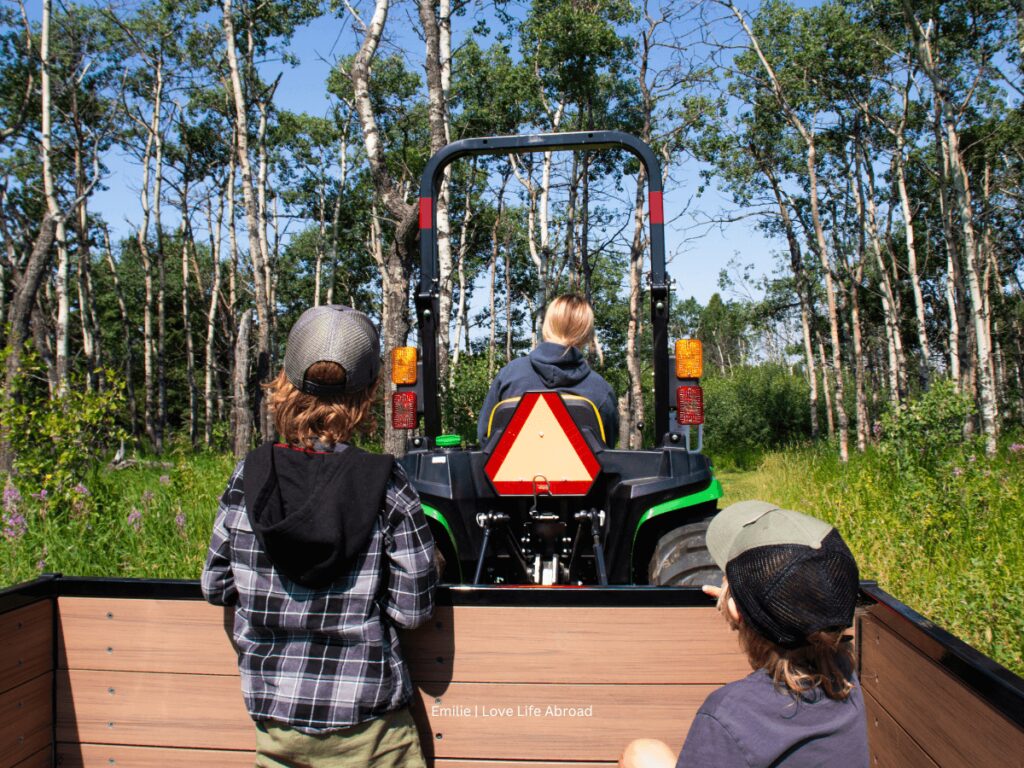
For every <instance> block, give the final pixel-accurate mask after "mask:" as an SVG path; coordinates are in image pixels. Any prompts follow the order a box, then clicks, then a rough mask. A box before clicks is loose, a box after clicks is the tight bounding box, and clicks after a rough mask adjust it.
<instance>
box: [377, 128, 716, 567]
mask: <svg viewBox="0 0 1024 768" xmlns="http://www.w3.org/2000/svg"><path fill="white" fill-rule="evenodd" d="M607 148H624V149H627V150H629V151H630V152H632V153H633V154H634V155H636V156H637V158H639V160H640V162H642V163H643V164H644V167H645V168H646V172H647V183H648V203H649V205H648V207H649V211H650V227H651V232H650V243H651V286H650V302H651V307H650V311H651V326H652V329H653V350H652V353H653V355H654V383H655V390H654V411H655V419H656V421H655V424H657V425H658V430H659V431H661V436H660V438H659V441H658V443H657V444H656V445H654V446H652V447H650V448H645V449H641V450H616V449H615V447H614V446H610V445H606V444H605V442H604V425H603V424H602V423H601V418H600V415H599V414H598V412H597V409H596V408H595V407H594V404H593V403H591V402H590V401H589V400H587V399H586V398H583V397H579V396H577V395H571V394H569V393H562V392H558V391H554V390H549V391H544V392H528V393H526V394H524V395H523V396H521V397H518V398H514V399H512V400H506V401H504V402H501V403H499V404H498V405H497V406H495V408H494V410H493V412H492V413H491V414H489V423H490V428H489V430H488V435H487V438H486V440H485V441H484V442H483V444H482V445H479V446H476V445H464V443H463V440H462V439H461V438H460V437H459V436H457V435H443V434H440V432H441V411H440V407H439V403H438V375H437V316H438V293H439V286H438V279H437V274H438V257H437V240H436V237H435V230H434V218H435V207H434V201H435V200H436V198H437V191H438V188H439V184H440V181H441V178H442V174H443V172H444V169H445V168H446V167H447V166H448V165H449V164H450V163H452V162H453V161H455V160H456V159H459V158H462V157H466V156H472V155H481V154H503V155H507V154H509V153H520V154H521V153H532V152H550V151H558V150H570V151H571V150H580V149H607ZM420 255H421V272H420V285H419V291H418V293H417V295H416V313H417V318H418V320H419V330H420V348H419V350H416V349H415V348H409V347H406V348H402V349H398V350H394V351H393V352H392V363H393V365H392V368H393V371H392V381H393V383H394V384H395V390H394V392H393V394H392V396H391V397H392V426H394V427H396V428H416V427H419V425H420V423H421V422H420V419H421V418H422V424H423V427H424V428H423V430H422V434H416V435H414V436H413V437H410V438H409V440H408V450H407V453H406V454H405V455H404V456H403V457H402V458H401V459H400V461H401V463H402V464H403V466H404V467H405V470H406V471H407V473H408V475H409V477H410V479H411V481H412V483H413V485H414V486H415V487H416V489H417V491H419V494H420V497H421V499H422V502H423V509H424V511H425V513H426V515H427V518H428V521H429V523H430V526H431V529H432V531H433V534H434V539H435V541H436V542H437V546H438V548H439V550H440V552H441V553H442V554H443V555H444V558H445V561H446V565H445V571H444V579H445V580H446V581H449V582H452V583H462V584H475V585H481V584H483V585H495V584H536V585H580V584H654V585H673V586H695V585H699V584H703V583H709V582H715V583H718V582H719V581H720V579H721V573H720V572H719V571H718V569H717V568H716V567H715V565H714V563H713V562H712V560H711V558H710V557H709V555H708V552H707V549H706V546H705V532H706V530H707V525H708V522H709V521H710V519H711V518H712V516H713V515H714V514H715V512H716V511H717V502H718V499H719V498H720V497H721V496H722V487H721V484H720V483H719V481H718V480H717V479H716V478H715V476H714V473H713V470H712V466H711V462H710V461H709V460H708V458H707V457H706V456H705V455H704V454H703V453H701V448H702V444H703V422H704V408H703V394H702V390H701V387H700V376H701V350H700V343H699V342H697V341H693V340H686V339H683V340H679V341H677V342H676V343H675V345H674V348H675V353H676V354H675V356H674V357H673V356H670V354H669V344H668V338H667V333H668V318H669V304H670V302H669V282H668V279H667V277H666V274H665V239H664V216H663V209H662V190H661V168H660V165H659V163H658V160H657V157H656V156H655V155H654V153H653V152H652V151H651V149H650V147H648V146H647V145H646V144H645V143H644V142H642V141H640V140H639V139H637V138H635V137H633V136H630V135H628V134H625V133H620V132H617V131H592V132H583V133H562V134H542V135H531V136H501V137H492V138H486V139H465V140H462V141H457V142H454V143H452V144H449V145H448V146H446V147H445V148H444V149H442V150H441V151H440V152H438V153H437V154H436V155H434V156H433V157H432V158H431V159H430V161H429V163H428V164H427V167H426V169H425V170H424V172H423V177H422V181H421V185H420Z"/></svg>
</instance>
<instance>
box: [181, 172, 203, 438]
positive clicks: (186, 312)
mask: <svg viewBox="0 0 1024 768" xmlns="http://www.w3.org/2000/svg"><path fill="white" fill-rule="evenodd" d="M188 217H189V210H188V179H187V178H185V179H184V180H183V182H182V191H181V324H182V332H183V334H184V336H185V381H186V385H187V386H188V438H189V443H190V445H191V446H192V448H193V449H195V448H196V447H198V445H199V392H198V391H197V389H196V354H195V347H194V345H193V342H192V312H191V307H190V301H189V297H188V286H189V279H188V277H189V264H188V246H189V242H190V241H191V239H192V237H191V227H190V226H189V223H188ZM193 247H194V246H193Z"/></svg>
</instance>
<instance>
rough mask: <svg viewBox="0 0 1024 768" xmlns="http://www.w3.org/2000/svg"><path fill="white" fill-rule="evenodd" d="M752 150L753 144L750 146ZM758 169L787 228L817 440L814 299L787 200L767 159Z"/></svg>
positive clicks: (812, 416) (814, 437) (812, 428)
mask: <svg viewBox="0 0 1024 768" xmlns="http://www.w3.org/2000/svg"><path fill="white" fill-rule="evenodd" d="M751 150H752V152H753V151H754V148H753V147H751ZM760 165H761V170H762V171H763V172H764V174H765V176H767V178H768V181H769V183H770V184H771V187H772V192H773V193H774V195H775V202H776V203H777V204H778V206H779V218H780V219H781V220H782V226H783V229H784V230H785V232H786V242H787V243H788V245H789V266H790V269H791V270H792V272H793V279H794V281H795V282H796V294H797V299H798V301H799V302H800V330H801V333H802V334H803V341H804V363H805V365H806V366H807V382H808V385H809V387H810V397H809V400H810V420H811V439H812V440H817V439H818V434H819V432H820V428H819V426H818V373H817V370H816V366H815V362H814V340H813V339H812V338H811V317H812V316H813V314H814V301H813V298H812V297H811V289H810V286H809V284H808V280H807V272H806V270H805V269H804V265H803V256H802V254H801V251H800V241H799V239H798V238H797V235H796V228H795V227H794V226H793V219H792V217H791V216H790V215H789V204H788V202H787V198H786V197H785V196H784V195H783V192H782V188H781V186H780V184H779V180H778V177H777V176H776V175H775V173H774V171H773V170H772V168H771V167H770V166H769V165H768V164H767V163H760Z"/></svg>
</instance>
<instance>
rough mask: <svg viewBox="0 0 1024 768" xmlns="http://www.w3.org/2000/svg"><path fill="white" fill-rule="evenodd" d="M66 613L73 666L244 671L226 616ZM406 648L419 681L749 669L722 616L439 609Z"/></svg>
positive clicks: (159, 607) (694, 679)
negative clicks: (240, 668)
mask: <svg viewBox="0 0 1024 768" xmlns="http://www.w3.org/2000/svg"><path fill="white" fill-rule="evenodd" d="M60 614H61V619H60V621H61V633H60V634H61V647H60V652H61V661H60V665H61V666H62V667H64V668H70V669H109V670H118V671H127V670H133V671H140V672H184V671H188V672H193V673H196V674H210V675H213V674H234V673H235V672H236V660H235V653H234V650H233V648H232V646H231V642H230V640H229V639H228V635H227V632H228V627H229V626H230V625H229V624H226V622H228V621H230V614H226V613H225V611H224V609H221V608H215V607H213V606H209V605H207V604H205V603H202V602H199V601H195V600H116V599H103V598H61V599H60ZM638 638H643V649H642V652H638V645H637V639H638ZM403 647H404V649H405V653H406V658H407V660H408V662H409V666H410V670H411V672H412V675H413V677H414V678H415V679H416V680H420V681H432V682H446V681H449V680H457V681H460V682H510V683H511V682H517V683H523V682H544V683H584V682H586V683H630V684H633V683H679V684H685V683H701V684H722V683H725V682H728V681H730V680H735V679H738V678H740V677H743V676H745V675H746V674H748V673H749V671H750V670H749V667H748V666H747V663H746V660H745V658H744V656H743V655H742V654H741V653H740V651H739V647H738V645H737V642H736V636H735V634H734V633H732V632H731V631H730V630H729V628H728V626H727V625H726V623H725V622H724V621H722V618H721V616H719V614H718V613H717V612H716V611H715V610H714V609H713V608H687V609H686V610H679V609H673V608H607V609H602V610H601V611H594V610H588V609H571V608H570V609H566V608H521V607H516V608H508V607H493V608H491V607H476V606H460V607H458V608H451V607H439V608H438V609H437V610H436V612H435V615H434V617H433V619H431V621H430V622H428V623H427V624H426V625H424V626H423V627H420V628H419V629H417V630H414V631H413V632H409V633H405V634H404V636H403Z"/></svg>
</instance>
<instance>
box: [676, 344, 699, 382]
mask: <svg viewBox="0 0 1024 768" xmlns="http://www.w3.org/2000/svg"><path fill="white" fill-rule="evenodd" d="M703 373H704V345H703V344H701V342H700V340H699V339H679V340H678V341H676V378H677V379H699V378H700V377H701V375H702V374H703Z"/></svg>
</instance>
